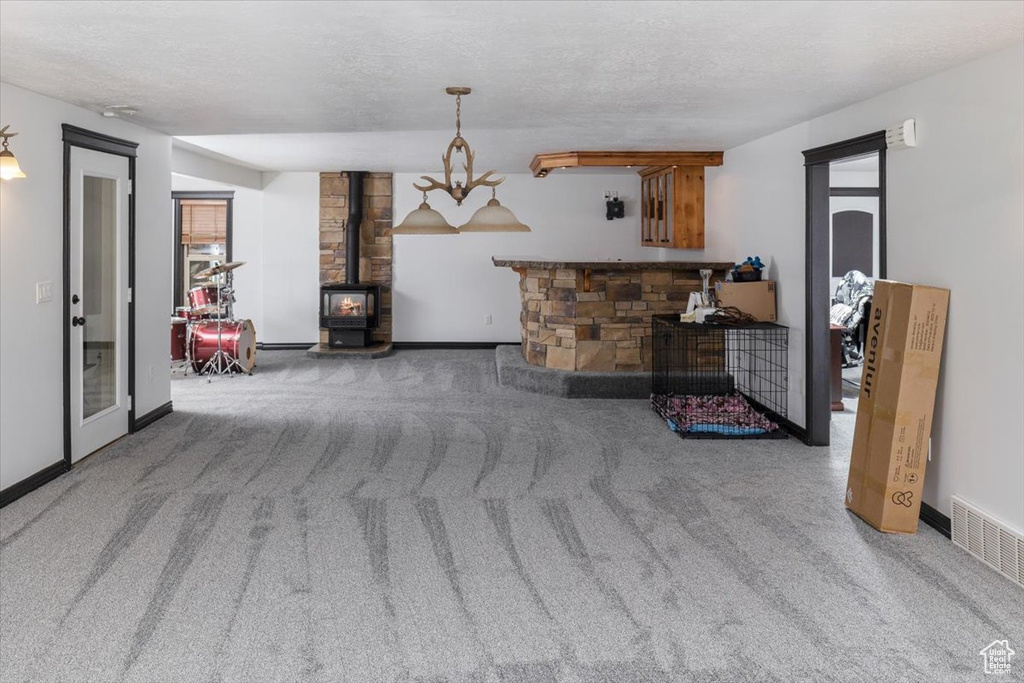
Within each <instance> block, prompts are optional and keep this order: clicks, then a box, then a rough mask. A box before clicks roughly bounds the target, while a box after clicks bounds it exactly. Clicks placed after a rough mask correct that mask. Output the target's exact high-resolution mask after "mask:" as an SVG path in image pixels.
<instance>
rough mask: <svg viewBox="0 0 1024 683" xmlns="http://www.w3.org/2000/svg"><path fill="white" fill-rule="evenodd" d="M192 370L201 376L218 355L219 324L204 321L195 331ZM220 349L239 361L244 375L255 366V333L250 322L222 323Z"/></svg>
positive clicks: (195, 326) (192, 347)
mask: <svg viewBox="0 0 1024 683" xmlns="http://www.w3.org/2000/svg"><path fill="white" fill-rule="evenodd" d="M190 344H191V349H192V367H193V368H195V370H196V372H201V371H202V369H203V368H204V367H206V364H207V363H208V362H209V361H210V359H211V358H213V356H214V354H215V353H217V321H216V320H203V321H202V322H199V323H196V324H195V325H194V326H193V327H192V339H191V340H190ZM220 345H221V349H222V350H223V351H224V352H225V353H226V354H227V355H228V356H230V357H231V358H233V359H235V360H237V361H238V364H239V365H240V366H241V367H242V371H243V372H252V369H253V366H255V365H256V329H255V328H254V327H253V326H252V321H251V320H247V319H246V320H223V321H221V323H220Z"/></svg>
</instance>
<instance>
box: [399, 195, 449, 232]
mask: <svg viewBox="0 0 1024 683" xmlns="http://www.w3.org/2000/svg"><path fill="white" fill-rule="evenodd" d="M391 234H392V235H457V234H459V231H458V230H456V229H455V228H454V227H453V226H452V225H451V224H449V223H448V221H446V220H445V219H444V216H442V215H441V214H440V213H438V212H437V211H434V210H433V209H432V208H430V204H427V203H426V202H423V203H422V204H420V207H419V208H418V209H416V210H415V211H413V212H412V213H410V214H409V215H408V216H406V217H405V220H404V221H402V224H401V225H396V226H395V227H393V228H391Z"/></svg>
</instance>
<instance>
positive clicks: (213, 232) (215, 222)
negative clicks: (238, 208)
mask: <svg viewBox="0 0 1024 683" xmlns="http://www.w3.org/2000/svg"><path fill="white" fill-rule="evenodd" d="M227 231H228V203H227V202H226V201H224V200H223V199H182V200H181V243H182V244H217V243H224V242H226V241H227Z"/></svg>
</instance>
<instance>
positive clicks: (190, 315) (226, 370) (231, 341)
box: [171, 261, 256, 381]
mask: <svg viewBox="0 0 1024 683" xmlns="http://www.w3.org/2000/svg"><path fill="white" fill-rule="evenodd" d="M243 265H245V261H230V262H228V263H222V264H219V265H216V266H213V267H212V268H207V269H206V270H202V271H200V272H198V273H196V275H195V277H196V278H198V279H201V280H205V279H209V280H210V281H211V284H207V285H200V286H197V287H193V288H192V289H190V290H189V291H188V303H189V305H188V306H181V307H179V308H176V309H175V315H173V316H171V368H172V371H174V370H179V369H180V370H182V371H183V372H184V373H185V374H186V375H187V374H188V369H189V368H190V367H191V368H192V369H193V370H194V371H195V372H196V373H198V374H200V375H206V376H207V381H210V380H211V379H212V378H213V375H230V374H232V373H234V372H244V373H246V374H249V375H251V374H252V370H253V367H255V365H256V329H255V328H254V327H253V325H252V321H251V320H249V319H241V320H236V319H235V318H234V316H233V315H232V309H231V306H232V304H234V303H235V294H234V290H233V289H232V287H231V282H232V278H233V273H232V271H234V270H235V268H239V267H241V266H243Z"/></svg>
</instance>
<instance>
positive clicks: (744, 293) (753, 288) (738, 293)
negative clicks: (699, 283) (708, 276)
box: [715, 280, 778, 323]
mask: <svg viewBox="0 0 1024 683" xmlns="http://www.w3.org/2000/svg"><path fill="white" fill-rule="evenodd" d="M715 300H716V301H717V302H718V307H719V308H726V307H729V306H732V307H734V308H738V309H739V310H741V311H743V312H744V313H749V314H750V315H752V316H754V318H756V319H757V320H758V321H760V322H765V323H773V322H775V321H776V320H777V319H778V318H777V316H776V313H775V282H774V281H772V280H760V281H758V282H716V283H715Z"/></svg>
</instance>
